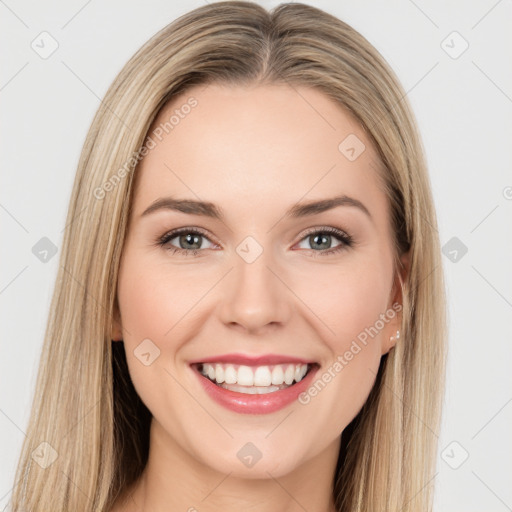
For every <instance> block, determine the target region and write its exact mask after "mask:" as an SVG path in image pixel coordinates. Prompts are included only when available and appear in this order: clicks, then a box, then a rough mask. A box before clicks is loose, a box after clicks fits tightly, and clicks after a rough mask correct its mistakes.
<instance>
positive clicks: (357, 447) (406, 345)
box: [12, 1, 446, 512]
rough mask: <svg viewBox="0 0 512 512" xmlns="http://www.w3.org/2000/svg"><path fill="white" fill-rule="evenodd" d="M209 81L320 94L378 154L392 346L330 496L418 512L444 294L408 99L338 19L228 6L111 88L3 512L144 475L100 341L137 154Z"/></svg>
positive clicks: (127, 411) (362, 509) (137, 411)
mask: <svg viewBox="0 0 512 512" xmlns="http://www.w3.org/2000/svg"><path fill="white" fill-rule="evenodd" d="M213 82H218V83H220V82H222V83H227V84H236V85H239V84H242V85H243V84H274V83H288V84H290V85H292V86H295V85H302V86H308V87H313V88H316V89H318V90H320V91H322V92H323V93H325V94H326V95H328V96H329V97H330V98H331V99H333V100H335V101H337V102H339V104H340V105H342V106H343V107H344V108H346V109H348V110H349V111H350V112H351V113H352V114H353V115H354V116H355V117H356V118H357V119H358V121H359V122H360V124H361V125H362V127H363V128H364V130H365V132H366V134H367V136H368V137H369V139H370V140H371V141H372V142H373V144H374V145H375V148H376V149H377V151H378V154H379V157H380V159H381V161H382V165H383V169H385V173H384V175H383V178H384V182H385V187H386V192H387V194H388V197H389V204H390V208H391V222H392V228H393V232H394V233H395V248H396V255H395V256H396V270H397V271H398V270H399V269H400V262H399V256H400V255H401V254H402V253H404V252H406V251H409V252H410V268H409V273H408V275H407V277H406V279H405V280H404V282H403V283H402V296H403V311H402V327H401V336H400V339H399V340H398V342H397V344H396V346H395V347H394V348H393V349H392V350H391V351H390V352H389V353H388V354H387V355H385V356H383V358H382V361H381V365H380V368H379V372H378V375H377V379H376V382H375V385H374V387H373V389H372V391H371V393H370V396H369V397H368V400H367V402H366V404H365V405H364V407H363V408H362V410H361V411H360V413H359V414H358V415H357V416H356V418H355V419H354V420H353V421H352V422H351V424H350V425H349V426H348V427H347V428H346V429H345V430H344V432H343V434H342V446H341V450H340V455H339V459H338V466H337V469H336V475H335V480H334V488H333V493H334V499H335V503H336V506H337V509H338V510H339V511H345V512H348V511H350V512H356V511H359V512H377V511H390V510H400V511H401V512H412V511H422V512H425V511H430V510H431V509H432V494H433V493H432V491H433V476H434V471H435V464H436V455H437V440H438V439H437V437H438V429H439V425H440V415H441V404H442V398H443V386H444V368H445V332H446V329H445V291H444V283H443V275H442V265H441V259H440V258H441V256H440V254H441V253H440V247H439V239H438V233H437V230H436V226H437V222H436V215H435V211H434V205H433V199H432V195H431V190H430V183H429V177H428V173H427V169H426V164H425V159H424V156H423V150H422V147H421V142H420V140H419V137H418V134H417V129H416V126H415V121H414V118H413V115H412V113H411V110H410V107H409V105H408V102H407V98H406V95H405V92H404V91H403V89H402V87H401V86H400V84H399V82H398V80H397V79H396V77H395V75H394V74H393V72H392V71H391V70H390V69H389V67H388V66H387V64H386V62H385V61H384V59H383V58H382V57H381V56H380V54H379V53H378V52H377V50H376V49H375V48H373V47H372V46H371V45H370V43H369V42H368V41H367V40H366V39H365V38H364V37H363V36H362V35H360V34H359V33H358V32H357V31H355V30H354V29H352V28H351V27H350V26H348V25H347V24H345V23H344V22H342V21H340V20H339V19H337V18H335V17H334V16H332V15H330V14H327V13H325V12H323V11H321V10H319V9H317V8H314V7H311V6H307V5H303V4H300V3H289V4H282V5H279V6H277V7H276V8H274V9H273V10H271V11H267V10H265V9H264V8H263V7H261V6H259V5H257V4H253V3H249V2H237V1H233V2H220V3H214V4H211V5H207V6H204V7H200V8H198V9H195V10H193V11H191V12H189V13H188V14H186V15H184V16H182V17H180V18H179V19H177V20H176V21H174V22H173V23H171V24H169V25H167V26H166V27H165V28H163V29H162V30H161V31H160V32H158V33H157V34H156V35H155V36H154V37H152V38H151V39H150V40H149V41H148V42H147V43H146V44H144V46H143V47H142V48H141V49H140V50H139V51H138V52H137V53H136V54H135V55H134V56H133V57H132V58H131V59H130V61H129V62H128V63H127V64H126V65H125V66H124V68H123V69H122V70H121V72H120V73H119V75H118V76H117V77H116V79H115V80H114V82H113V84H112V85H111V87H110V88H109V90H108V91H107V94H106V96H105V98H104V100H103V101H102V103H101V105H100V107H99V109H98V112H97V113H96V116H95V118H94V120H93V122H92V125H91V128H90V130H89V133H88V135H87V138H86V140H85V143H84V147H83V150H82V153H81V157H80V161H79V164H78V170H77V174H76V178H75V182H74V187H73V191H72V195H71V201H70V206H69V211H68V216H67V221H66V230H65V234H64V238H63V243H62V250H61V255H60V266H59V272H58V276H57V279H56V285H55V290H54V294H53V299H52V303H51V311H50V315H49V318H48V324H47V329H46V335H45V340H44V345H43V351H42V356H41V362H40V367H39V372H38V376H37V384H36V394H35V397H34V402H33V405H32V410H31V415H30V420H29V425H28V429H27V437H26V439H25V442H24V444H23V448H22V453H21V456H20V460H19V464H18V467H17V472H16V476H15V482H14V484H15V488H14V490H13V495H12V507H13V508H12V510H13V511H14V512H21V511H22V510H30V511H31V512H38V511H44V512H48V511H50V510H51V511H52V512H68V511H70V510H77V511H86V510H91V511H92V510H95V511H96V510H109V509H110V507H111V506H112V505H113V503H114V502H115V501H116V499H117V498H118V497H119V496H120V495H122V494H123V493H124V492H125V491H126V489H127V488H128V487H129V486H130V485H131V484H132V483H133V482H134V481H135V480H136V479H137V478H138V477H139V476H140V474H141V472H142V470H143V468H144V465H145V463H146V461H147V456H148V449H149V424H150V419H151V415H150V413H149V411H148V410H147V408H146V407H145V405H144V404H143V403H142V402H141V400H140V398H139V397H138V395H137V393H136V391H135V389H134V387H133V385H132V383H131V379H130V376H129V373H128V369H127V366H126V359H125V354H124V349H123V344H122V343H112V340H111V326H112V318H113V313H114V311H115V308H117V302H116V288H117V280H118V268H119V262H120V256H121V252H122V250H123V243H124V239H125V235H126V229H127V220H128V216H129V212H130V207H131V202H132V196H133V189H134V187H133V179H134V175H135V171H136V169H137V163H138V161H139V160H140V153H139V152H138V150H139V149H140V148H141V147H142V146H143V144H144V141H145V140H146V136H147V133H148V130H149V128H150V126H151V124H152V122H153V120H154V119H155V117H156V116H157V114H158V113H159V111H160V110H161V108H162V107H163V106H164V105H165V104H166V103H167V101H168V100H170V99H171V98H173V97H175V96H177V95H178V94H181V93H183V92H184V91H186V90H187V89H188V88H190V87H193V86H195V85H199V84H208V83H213ZM123 170H124V171H123ZM42 443H43V444H42ZM46 443H47V444H46ZM55 456H56V458H55ZM53 459H55V460H53Z"/></svg>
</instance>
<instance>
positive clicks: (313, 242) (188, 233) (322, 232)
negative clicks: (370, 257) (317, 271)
mask: <svg viewBox="0 0 512 512" xmlns="http://www.w3.org/2000/svg"><path fill="white" fill-rule="evenodd" d="M175 239H176V240H177V241H178V244H179V247H177V246H176V245H174V244H172V243H171V241H173V240H175ZM333 239H334V240H337V241H338V242H339V243H338V244H337V245H336V246H334V247H331V244H332V242H333ZM205 240H207V241H208V243H209V244H210V245H211V247H205V246H204V244H203V242H204V241H205ZM304 242H306V243H309V245H310V247H311V248H306V249H307V250H309V251H311V255H312V256H324V255H329V254H333V253H337V252H340V251H342V250H344V249H347V248H349V247H352V246H353V244H354V242H353V239H352V237H351V236H350V235H348V234H347V233H345V232H343V231H341V230H339V229H336V228H332V227H326V228H314V229H312V230H310V231H309V232H307V233H306V235H305V236H304V237H303V238H302V239H301V241H300V242H299V244H302V243H304ZM157 244H158V245H160V246H161V247H164V248H165V249H166V250H170V251H172V253H173V254H183V255H185V256H198V255H199V253H200V252H201V251H202V250H203V249H208V248H210V249H211V248H212V247H216V244H214V243H213V242H211V241H210V240H209V238H208V237H207V236H206V234H205V233H204V232H202V231H201V230H199V229H197V228H180V229H175V230H173V231H170V232H169V233H166V234H164V235H163V236H162V237H160V238H159V239H158V240H157ZM326 246H327V247H326ZM315 247H316V248H315ZM302 248H304V247H302Z"/></svg>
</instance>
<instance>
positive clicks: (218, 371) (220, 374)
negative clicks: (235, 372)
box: [212, 364, 224, 384]
mask: <svg viewBox="0 0 512 512" xmlns="http://www.w3.org/2000/svg"><path fill="white" fill-rule="evenodd" d="M212 380H214V379H212ZM215 380H216V381H217V382H218V383H219V384H222V383H223V382H224V368H223V367H222V365H220V364H216V365H215Z"/></svg>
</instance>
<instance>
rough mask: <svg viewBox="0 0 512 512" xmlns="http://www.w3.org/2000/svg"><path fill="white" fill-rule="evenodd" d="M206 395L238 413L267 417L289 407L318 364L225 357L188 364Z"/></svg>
mask: <svg viewBox="0 0 512 512" xmlns="http://www.w3.org/2000/svg"><path fill="white" fill-rule="evenodd" d="M189 364H190V367H191V368H192V370H193V372H194V374H195V375H197V378H198V379H199V382H200V384H201V386H202V388H203V390H204V391H205V392H206V396H208V397H209V398H210V399H212V400H213V401H214V402H216V403H217V404H219V405H221V406H223V407H225V408H226V409H229V410H231V411H234V412H237V413H245V414H267V413H272V412H275V411H278V410H280V409H283V408H285V407H287V406H288V405H291V404H292V403H293V402H294V401H296V400H297V399H298V396H299V395H300V393H302V392H303V391H305V390H306V389H307V388H308V387H309V386H310V385H311V383H312V381H313V379H314V375H315V373H316V372H317V371H318V369H319V368H320V365H319V364H318V363H315V362H308V361H305V360H303V359H297V358H294V357H289V356H288V357H286V356H276V355H269V356H258V357H253V356H244V355H240V354H229V355H227V354H225V355H224V356H217V357H214V358H209V359H204V360H203V361H197V360H196V361H195V362H190V363H189Z"/></svg>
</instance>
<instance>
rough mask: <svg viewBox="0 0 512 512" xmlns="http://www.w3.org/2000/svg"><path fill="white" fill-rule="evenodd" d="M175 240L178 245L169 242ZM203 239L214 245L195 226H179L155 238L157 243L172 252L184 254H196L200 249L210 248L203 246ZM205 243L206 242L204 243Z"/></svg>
mask: <svg viewBox="0 0 512 512" xmlns="http://www.w3.org/2000/svg"><path fill="white" fill-rule="evenodd" d="M173 240H177V242H176V244H177V245H178V247H177V246H176V245H174V244H172V243H171V242H172V241H173ZM204 241H208V243H209V244H210V245H211V246H213V247H215V244H213V243H212V242H210V240H209V239H208V238H207V236H206V235H205V234H204V233H203V232H202V231H200V230H199V229H197V228H180V229H175V230H173V231H170V232H169V233H166V234H165V235H163V236H162V237H160V238H159V239H158V240H157V243H158V245H160V246H162V247H165V248H166V249H169V250H170V251H172V252H173V253H179V254H184V255H186V256H188V255H192V256H197V255H198V253H199V252H200V250H202V249H211V248H212V247H205V244H204ZM206 245H207V244H206Z"/></svg>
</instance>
